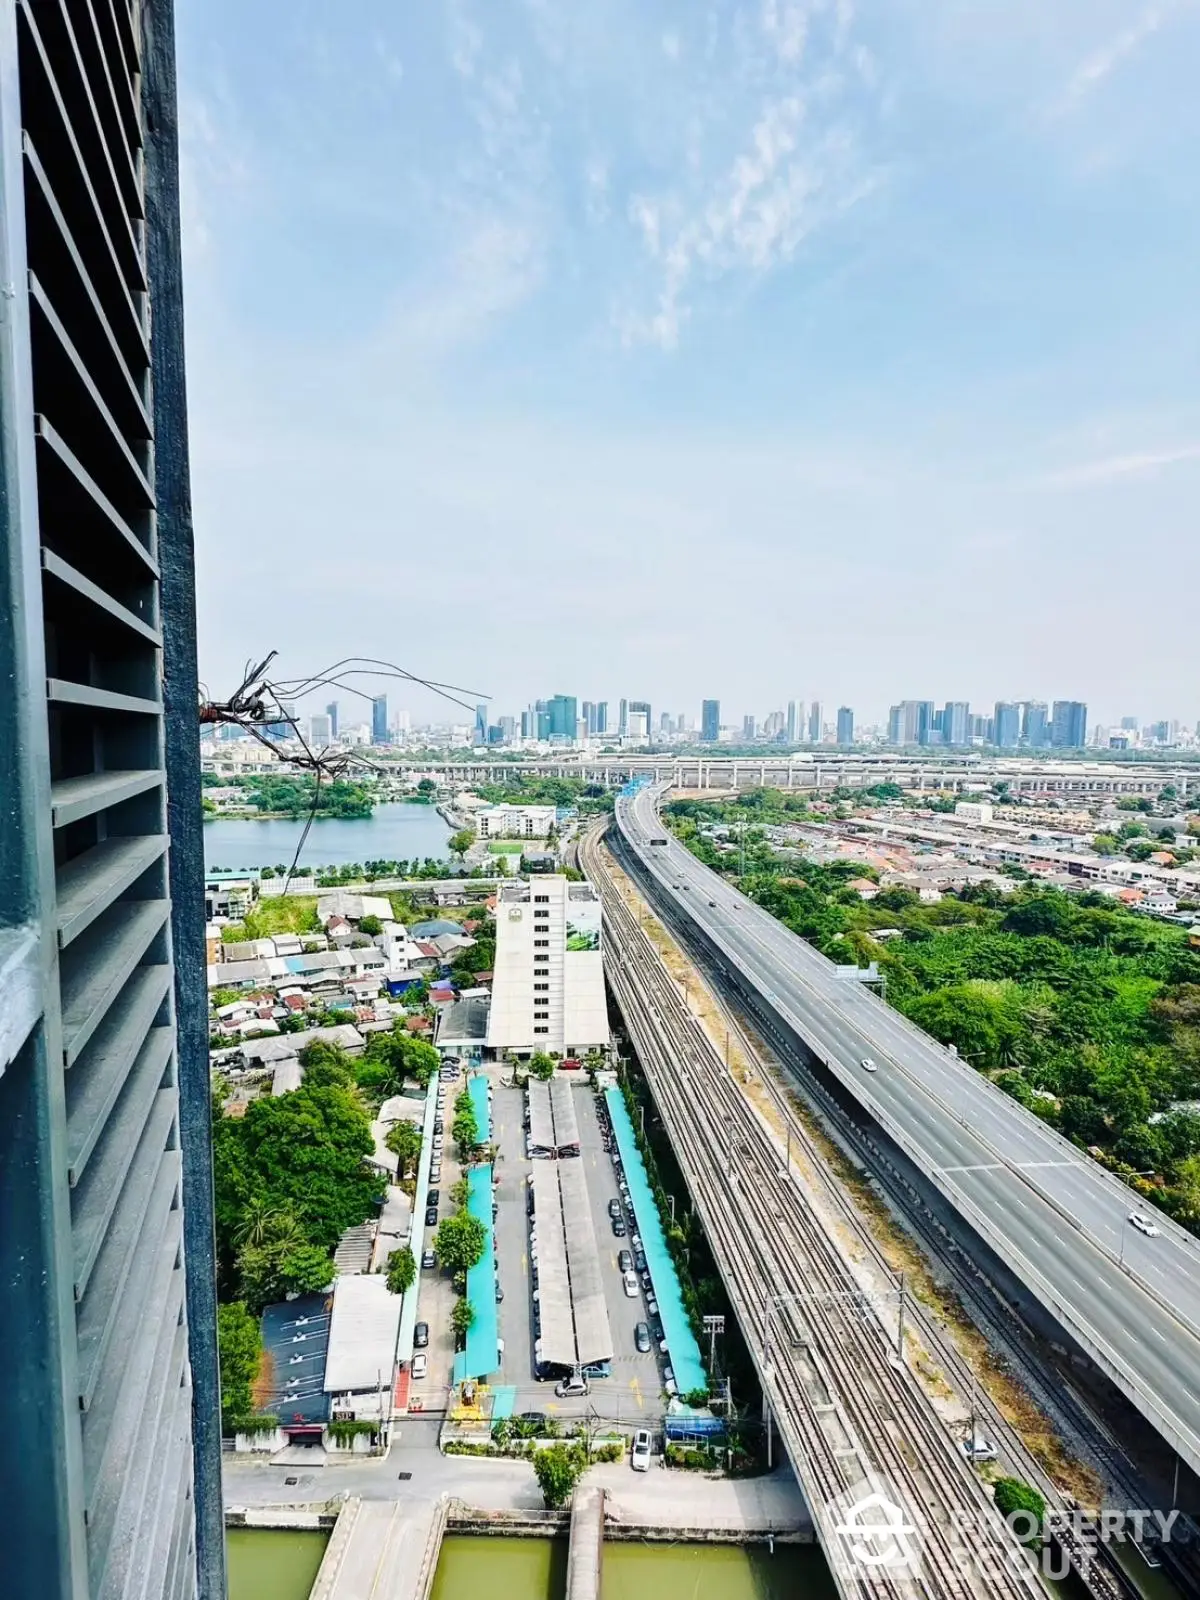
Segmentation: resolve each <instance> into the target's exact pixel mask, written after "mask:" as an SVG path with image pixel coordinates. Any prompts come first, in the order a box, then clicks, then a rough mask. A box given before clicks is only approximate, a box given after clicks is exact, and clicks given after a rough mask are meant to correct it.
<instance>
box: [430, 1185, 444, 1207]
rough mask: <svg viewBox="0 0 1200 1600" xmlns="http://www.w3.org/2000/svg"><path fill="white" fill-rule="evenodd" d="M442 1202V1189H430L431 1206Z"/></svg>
mask: <svg viewBox="0 0 1200 1600" xmlns="http://www.w3.org/2000/svg"><path fill="white" fill-rule="evenodd" d="M441 1203H442V1191H441V1190H440V1189H430V1191H429V1204H430V1205H431V1206H440V1205H441Z"/></svg>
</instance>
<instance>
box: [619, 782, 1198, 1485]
mask: <svg viewBox="0 0 1200 1600" xmlns="http://www.w3.org/2000/svg"><path fill="white" fill-rule="evenodd" d="M660 795H661V791H658V790H652V789H650V788H645V789H643V790H642V791H640V793H638V794H637V795H635V796H634V797H632V798H621V799H619V800H618V802H617V812H616V820H617V825H618V827H619V829H620V831H621V834H622V836H623V839H624V841H625V844H626V845H627V846H628V849H629V850H630V851H631V852H632V854H633V855H634V856H635V857H636V858H637V860H638V862H639V863H640V866H641V868H642V870H643V874H644V876H645V879H646V881H647V883H648V884H649V886H650V887H651V889H652V891H653V895H654V897H655V898H658V899H659V900H660V901H665V902H667V903H669V904H670V905H671V906H672V908H673V909H674V910H676V911H677V912H682V913H683V914H685V915H686V917H688V918H690V919H691V921H692V923H693V924H694V925H695V928H696V929H697V930H698V931H699V932H700V933H701V934H702V935H703V937H704V939H705V941H706V943H707V944H708V946H709V947H710V949H711V950H712V951H713V952H714V953H715V954H716V955H717V957H718V958H719V960H720V961H721V963H722V964H723V965H724V966H725V967H726V968H727V969H728V970H729V971H730V972H732V973H735V974H736V975H737V979H738V981H739V983H740V984H741V986H742V987H744V988H748V989H749V990H751V991H753V992H754V994H755V995H756V996H757V997H758V998H759V999H760V1000H761V1001H762V1002H764V1003H765V1007H764V1008H765V1009H766V1010H767V1012H768V1013H769V1014H770V1015H772V1016H773V1017H774V1018H775V1019H777V1022H778V1024H779V1025H780V1026H781V1027H782V1029H783V1031H784V1032H785V1033H790V1034H791V1035H792V1036H793V1037H794V1038H796V1039H798V1040H800V1041H801V1043H802V1044H803V1045H804V1046H805V1047H806V1048H807V1050H809V1051H810V1052H811V1053H812V1055H813V1056H814V1057H815V1058H816V1059H817V1060H818V1061H819V1062H821V1063H822V1064H823V1065H824V1066H825V1067H826V1068H827V1070H828V1071H829V1072H830V1073H831V1074H832V1075H833V1077H834V1078H835V1079H836V1080H837V1081H838V1082H839V1083H840V1084H841V1085H842V1086H843V1088H844V1089H846V1090H848V1091H849V1092H850V1094H852V1095H853V1096H854V1098H855V1099H856V1100H857V1101H858V1102H859V1103H860V1104H861V1105H862V1106H863V1107H864V1108H865V1109H866V1111H867V1112H869V1114H870V1115H871V1116H872V1117H873V1118H874V1120H875V1121H876V1123H877V1124H878V1125H879V1127H880V1128H881V1129H882V1130H883V1131H884V1132H885V1133H886V1134H887V1135H888V1136H889V1138H890V1139H891V1140H892V1141H893V1143H894V1144H895V1145H896V1146H897V1147H898V1148H899V1149H900V1150H901V1151H903V1152H904V1154H905V1155H906V1156H907V1157H908V1159H909V1160H910V1161H911V1162H912V1163H913V1164H914V1166H916V1167H917V1168H918V1169H919V1170H920V1171H921V1172H922V1173H924V1174H925V1176H926V1177H927V1179H928V1180H929V1182H930V1183H931V1184H932V1185H933V1186H934V1187H935V1188H936V1189H937V1190H938V1191H939V1192H940V1194H941V1195H942V1196H943V1197H944V1199H945V1200H946V1201H947V1202H949V1204H950V1205H951V1206H952V1207H953V1208H954V1210H955V1211H956V1212H957V1214H958V1215H959V1216H960V1217H961V1218H962V1219H963V1220H964V1221H965V1222H966V1223H967V1224H969V1226H970V1227H971V1228H972V1229H973V1230H974V1231H975V1233H976V1234H978V1236H979V1237H980V1238H981V1239H982V1240H983V1241H984V1242H985V1243H986V1244H987V1245H988V1246H989V1247H990V1248H991V1250H992V1251H994V1253H995V1254H996V1256H997V1257H999V1259H1000V1260H1001V1261H1002V1262H1004V1263H1005V1265H1006V1266H1007V1267H1008V1268H1009V1269H1010V1271H1012V1272H1013V1274H1014V1275H1015V1276H1016V1277H1017V1278H1018V1279H1019V1280H1020V1282H1021V1283H1023V1284H1024V1285H1025V1287H1026V1289H1027V1290H1028V1292H1029V1293H1030V1295H1031V1296H1032V1297H1033V1298H1034V1299H1035V1300H1036V1301H1037V1302H1039V1303H1040V1304H1041V1305H1042V1306H1043V1307H1044V1308H1045V1310H1046V1311H1048V1312H1049V1313H1050V1314H1051V1316H1052V1317H1053V1318H1054V1319H1055V1320H1056V1321H1057V1322H1058V1323H1059V1324H1060V1325H1061V1326H1062V1327H1063V1328H1064V1329H1065V1330H1066V1331H1067V1332H1068V1333H1069V1334H1070V1335H1071V1336H1072V1337H1073V1338H1074V1339H1075V1341H1076V1342H1077V1343H1078V1344H1079V1346H1080V1347H1081V1348H1082V1349H1083V1350H1085V1351H1086V1352H1087V1354H1088V1355H1089V1356H1090V1357H1091V1358H1092V1359H1093V1360H1094V1361H1095V1362H1096V1364H1097V1366H1098V1367H1100V1368H1101V1369H1102V1370H1103V1371H1104V1372H1105V1373H1107V1375H1108V1376H1109V1378H1110V1379H1111V1380H1112V1382H1113V1383H1114V1384H1115V1385H1116V1386H1117V1388H1118V1389H1119V1390H1121V1392H1122V1393H1124V1394H1125V1395H1126V1397H1127V1398H1128V1399H1129V1400H1130V1401H1131V1402H1132V1404H1133V1405H1134V1406H1135V1407H1136V1408H1137V1409H1138V1411H1140V1412H1141V1414H1142V1415H1143V1416H1144V1417H1146V1418H1147V1420H1148V1421H1149V1422H1150V1423H1151V1424H1152V1425H1153V1426H1154V1428H1155V1429H1156V1430H1157V1431H1158V1432H1159V1433H1160V1434H1161V1435H1162V1437H1163V1438H1164V1439H1165V1440H1167V1441H1168V1443H1169V1444H1170V1445H1171V1446H1172V1448H1173V1449H1175V1450H1176V1451H1177V1452H1178V1454H1179V1456H1180V1458H1181V1459H1182V1460H1183V1461H1185V1462H1186V1463H1187V1464H1188V1465H1189V1466H1190V1467H1191V1469H1192V1470H1193V1471H1195V1472H1200V1241H1197V1240H1196V1239H1195V1238H1193V1237H1192V1236H1191V1235H1190V1234H1188V1233H1187V1232H1185V1231H1184V1230H1183V1229H1181V1228H1179V1227H1177V1226H1176V1225H1175V1224H1174V1223H1172V1222H1171V1221H1170V1219H1168V1218H1166V1217H1157V1216H1156V1219H1155V1220H1156V1221H1157V1222H1158V1223H1159V1226H1160V1227H1161V1230H1162V1231H1161V1234H1160V1236H1159V1237H1157V1238H1146V1237H1144V1236H1143V1235H1142V1234H1141V1233H1140V1232H1138V1230H1137V1229H1135V1228H1134V1227H1132V1226H1131V1225H1130V1222H1129V1217H1130V1213H1131V1212H1132V1211H1133V1210H1135V1209H1136V1208H1137V1205H1138V1199H1137V1196H1136V1195H1134V1194H1133V1193H1132V1192H1131V1191H1130V1190H1129V1189H1128V1188H1127V1187H1126V1186H1125V1185H1124V1184H1122V1183H1121V1182H1120V1180H1119V1179H1117V1178H1116V1177H1114V1176H1113V1175H1112V1174H1111V1173H1108V1172H1106V1171H1105V1170H1104V1169H1103V1168H1102V1167H1100V1166H1099V1165H1098V1164H1097V1163H1095V1162H1094V1161H1092V1160H1090V1159H1089V1158H1088V1157H1087V1156H1084V1155H1082V1154H1081V1153H1080V1152H1079V1151H1078V1150H1077V1149H1076V1148H1075V1147H1074V1146H1073V1145H1071V1144H1070V1143H1068V1142H1067V1141H1066V1140H1064V1139H1063V1138H1061V1137H1060V1136H1059V1135H1058V1134H1057V1133H1055V1132H1054V1131H1053V1130H1052V1129H1050V1128H1048V1127H1047V1126H1046V1125H1045V1124H1044V1123H1042V1122H1040V1121H1039V1120H1038V1119H1037V1118H1036V1117H1035V1116H1033V1114H1032V1113H1031V1112H1028V1111H1026V1110H1025V1108H1024V1107H1022V1106H1020V1105H1018V1104H1017V1103H1016V1102H1015V1101H1013V1100H1011V1099H1009V1098H1008V1096H1006V1095H1004V1094H1003V1093H1001V1091H1000V1090H998V1089H997V1088H995V1086H994V1085H993V1084H991V1083H990V1082H989V1081H988V1080H987V1079H985V1078H983V1077H981V1076H980V1075H979V1074H978V1073H976V1072H975V1071H974V1070H973V1069H972V1068H971V1067H970V1066H969V1065H967V1064H966V1063H964V1062H962V1061H961V1060H959V1059H958V1058H957V1057H956V1056H954V1055H952V1054H951V1053H950V1052H949V1051H947V1050H946V1049H944V1048H943V1047H942V1046H941V1045H940V1044H938V1043H936V1041H934V1040H933V1039H931V1038H930V1037H929V1036H928V1035H927V1034H925V1033H923V1032H922V1031H921V1030H920V1029H919V1028H916V1027H914V1026H913V1025H912V1024H911V1023H909V1022H908V1021H906V1019H905V1018H904V1017H902V1016H900V1014H899V1013H898V1012H896V1011H893V1010H892V1009H890V1008H889V1007H888V1006H887V1005H885V1004H884V1003H883V1002H882V1001H881V1000H879V999H878V998H877V997H876V996H875V995H874V994H872V993H871V992H870V991H869V990H867V989H866V988H865V987H864V986H863V985H862V984H860V983H858V982H856V981H853V980H848V979H847V978H846V977H844V976H839V969H838V968H837V967H836V966H834V964H833V963H832V962H830V961H828V960H826V958H825V957H824V956H822V955H820V954H819V953H818V952H817V951H815V950H814V949H813V948H812V946H811V945H809V944H807V943H806V942H805V941H804V940H802V939H800V938H799V937H797V935H795V934H794V933H792V932H791V931H790V930H789V929H787V928H785V927H784V926H783V925H782V924H781V923H779V922H778V921H776V919H775V918H774V917H772V916H771V915H770V914H769V913H768V912H765V911H763V910H762V909H761V908H759V907H758V906H756V905H755V904H754V903H753V902H752V901H750V900H748V899H747V898H746V896H745V895H743V894H741V893H740V891H739V890H737V889H735V888H734V887H733V886H732V885H731V884H729V883H728V882H726V881H725V880H724V879H723V878H721V877H720V876H719V875H718V874H717V873H715V872H713V871H711V870H710V869H709V868H708V867H705V866H703V865H702V864H701V863H700V862H699V861H697V860H696V858H695V857H694V856H693V855H692V854H691V853H690V851H688V850H686V849H685V848H684V847H683V846H682V845H681V844H679V843H678V842H677V841H675V840H674V839H672V838H670V837H669V835H667V834H666V831H665V829H664V828H663V827H662V825H661V823H660V822H659V820H658V817H657V811H656V806H657V802H658V799H659V798H660ZM664 838H665V839H667V841H668V842H667V843H665V844H652V843H651V842H650V841H651V840H652V839H659V840H662V839H664ZM864 1060H871V1061H873V1062H874V1063H875V1065H876V1070H875V1071H874V1072H871V1071H869V1070H867V1069H865V1068H864V1067H863V1065H862V1063H863V1061H864Z"/></svg>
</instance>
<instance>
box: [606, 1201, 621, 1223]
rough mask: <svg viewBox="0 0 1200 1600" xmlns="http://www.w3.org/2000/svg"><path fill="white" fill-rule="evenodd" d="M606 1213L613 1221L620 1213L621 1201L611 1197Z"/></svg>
mask: <svg viewBox="0 0 1200 1600" xmlns="http://www.w3.org/2000/svg"><path fill="white" fill-rule="evenodd" d="M608 1214H609V1216H610V1217H611V1218H612V1219H613V1221H614V1222H615V1221H616V1220H617V1218H618V1217H619V1216H620V1215H621V1202H620V1201H619V1200H616V1199H613V1200H610V1201H609V1202H608Z"/></svg>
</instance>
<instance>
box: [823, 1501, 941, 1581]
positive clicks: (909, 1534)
mask: <svg viewBox="0 0 1200 1600" xmlns="http://www.w3.org/2000/svg"><path fill="white" fill-rule="evenodd" d="M824 1520H825V1528H826V1530H827V1545H828V1548H827V1554H828V1556H829V1558H830V1561H831V1562H832V1564H833V1565H834V1566H835V1567H836V1569H837V1571H838V1573H839V1574H840V1575H841V1576H842V1577H846V1578H857V1579H861V1578H863V1577H864V1576H866V1575H868V1574H870V1573H872V1572H878V1573H886V1574H887V1576H888V1577H889V1578H910V1579H911V1578H916V1577H917V1575H918V1573H919V1572H920V1567H921V1550H920V1528H919V1527H918V1525H917V1523H916V1521H915V1519H914V1518H913V1516H912V1513H911V1512H910V1511H909V1509H908V1507H907V1505H906V1503H905V1501H904V1497H903V1496H902V1495H900V1494H898V1493H896V1491H895V1490H894V1489H893V1488H892V1486H891V1485H890V1484H887V1483H884V1482H882V1481H881V1480H880V1479H878V1478H876V1477H874V1476H872V1478H870V1479H868V1480H866V1481H865V1482H863V1483H860V1484H858V1485H856V1487H855V1488H853V1489H850V1490H847V1491H846V1493H845V1494H842V1495H839V1496H838V1497H837V1498H836V1499H834V1500H833V1501H831V1502H830V1503H829V1505H827V1506H826V1519H824Z"/></svg>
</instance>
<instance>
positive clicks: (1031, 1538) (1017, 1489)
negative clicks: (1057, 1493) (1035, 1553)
mask: <svg viewBox="0 0 1200 1600" xmlns="http://www.w3.org/2000/svg"><path fill="white" fill-rule="evenodd" d="M992 1498H993V1499H994V1500H995V1502H996V1510H997V1511H999V1513H1000V1515H1001V1516H1002V1517H1004V1518H1005V1519H1006V1520H1007V1519H1009V1518H1012V1519H1014V1520H1013V1522H1012V1527H1013V1530H1014V1532H1015V1533H1016V1534H1017V1536H1018V1538H1019V1539H1020V1541H1021V1543H1022V1544H1038V1543H1040V1541H1041V1530H1042V1527H1043V1526H1044V1524H1045V1519H1046V1502H1045V1500H1043V1499H1042V1497H1041V1495H1040V1494H1039V1493H1038V1492H1037V1490H1036V1489H1034V1488H1032V1487H1031V1486H1030V1485H1029V1484H1028V1483H1023V1482H1022V1481H1021V1479H1020V1478H997V1479H996V1481H995V1483H993V1485H992Z"/></svg>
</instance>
